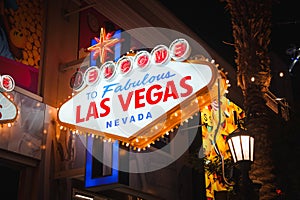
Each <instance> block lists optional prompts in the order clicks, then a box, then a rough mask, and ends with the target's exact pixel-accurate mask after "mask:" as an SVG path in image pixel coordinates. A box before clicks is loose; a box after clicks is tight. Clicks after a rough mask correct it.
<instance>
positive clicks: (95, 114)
mask: <svg viewBox="0 0 300 200" xmlns="http://www.w3.org/2000/svg"><path fill="white" fill-rule="evenodd" d="M90 117H94V119H97V118H99V115H98V111H97V107H96V103H95V101H91V103H90V105H89V109H88V112H87V114H86V119H85V120H86V121H89V119H90Z"/></svg>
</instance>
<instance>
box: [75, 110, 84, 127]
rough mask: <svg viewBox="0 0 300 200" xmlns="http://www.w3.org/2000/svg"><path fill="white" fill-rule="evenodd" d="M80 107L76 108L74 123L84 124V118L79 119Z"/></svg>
mask: <svg viewBox="0 0 300 200" xmlns="http://www.w3.org/2000/svg"><path fill="white" fill-rule="evenodd" d="M80 109H81V106H76V123H80V122H84V118H80Z"/></svg>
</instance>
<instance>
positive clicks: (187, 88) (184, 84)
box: [180, 76, 193, 97]
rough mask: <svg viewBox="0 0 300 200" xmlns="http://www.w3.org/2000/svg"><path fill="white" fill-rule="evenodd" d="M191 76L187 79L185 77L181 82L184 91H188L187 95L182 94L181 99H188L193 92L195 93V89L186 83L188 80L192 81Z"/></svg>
mask: <svg viewBox="0 0 300 200" xmlns="http://www.w3.org/2000/svg"><path fill="white" fill-rule="evenodd" d="M191 79H192V78H191V76H186V77H183V78H182V79H181V80H180V86H181V87H182V88H184V89H186V92H185V93H181V94H180V95H181V97H186V96H189V95H190V94H191V93H192V92H193V87H192V86H191V85H189V84H187V83H186V81H187V80H191Z"/></svg>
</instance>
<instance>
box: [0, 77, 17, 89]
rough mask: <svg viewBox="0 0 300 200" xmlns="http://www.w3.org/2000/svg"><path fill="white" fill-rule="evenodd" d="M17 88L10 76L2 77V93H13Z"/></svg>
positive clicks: (0, 78) (0, 87) (0, 79)
mask: <svg viewBox="0 0 300 200" xmlns="http://www.w3.org/2000/svg"><path fill="white" fill-rule="evenodd" d="M14 88H15V81H14V79H13V78H12V77H11V76H10V75H2V76H0V91H1V92H11V91H13V89H14Z"/></svg>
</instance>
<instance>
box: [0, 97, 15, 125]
mask: <svg viewBox="0 0 300 200" xmlns="http://www.w3.org/2000/svg"><path fill="white" fill-rule="evenodd" d="M17 113H18V111H17V107H16V105H15V104H14V103H13V102H12V101H11V100H9V99H8V98H7V97H6V96H5V95H4V94H2V93H1V92H0V123H8V122H12V121H14V120H15V119H16V117H17Z"/></svg>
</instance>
